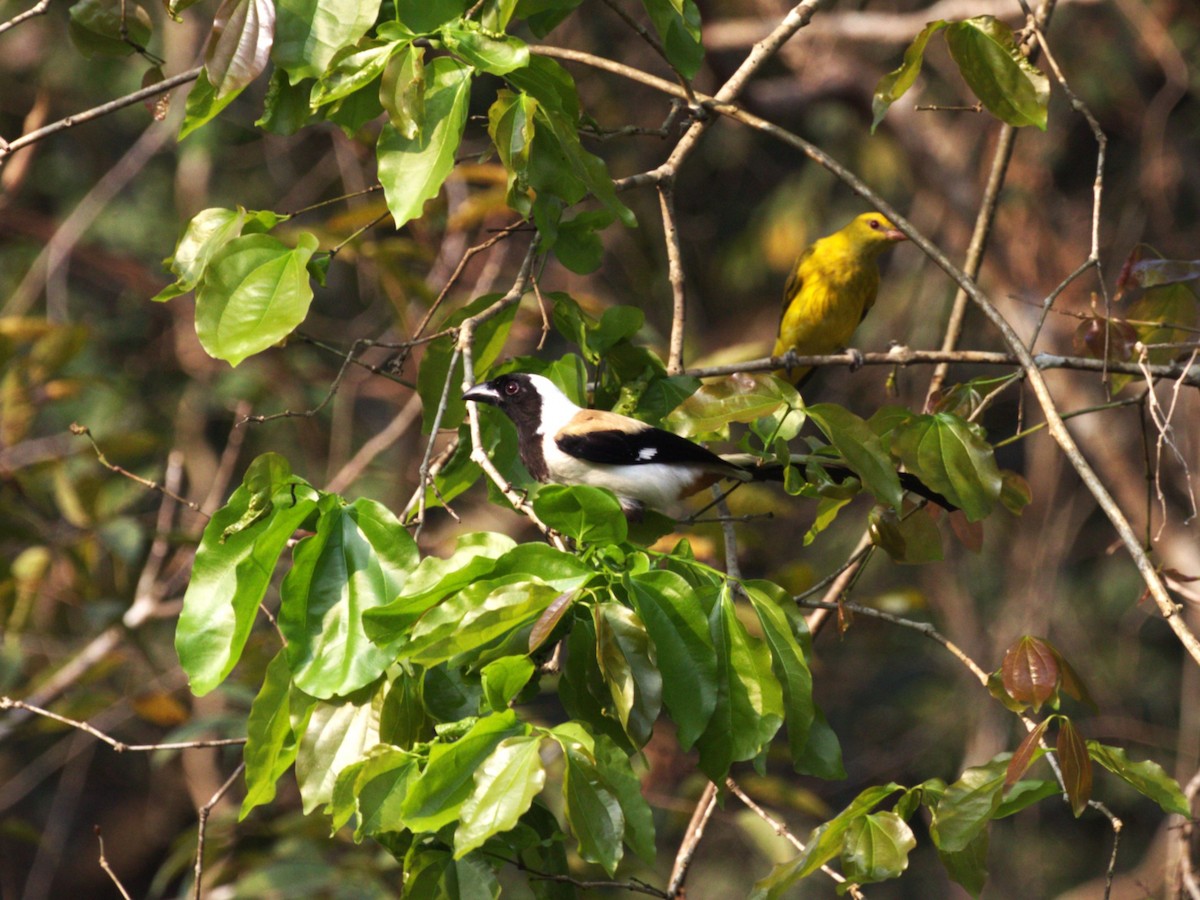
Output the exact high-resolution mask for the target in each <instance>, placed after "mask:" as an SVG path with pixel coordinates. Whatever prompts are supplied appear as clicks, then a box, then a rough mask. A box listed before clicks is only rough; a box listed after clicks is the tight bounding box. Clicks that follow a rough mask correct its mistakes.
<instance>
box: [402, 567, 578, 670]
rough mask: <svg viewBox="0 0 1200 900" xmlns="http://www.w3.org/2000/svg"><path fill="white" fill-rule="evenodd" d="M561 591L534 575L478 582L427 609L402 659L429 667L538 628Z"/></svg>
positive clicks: (406, 646) (406, 644) (403, 649)
mask: <svg viewBox="0 0 1200 900" xmlns="http://www.w3.org/2000/svg"><path fill="white" fill-rule="evenodd" d="M558 594H559V591H558V589H556V588H554V587H552V586H550V585H547V584H543V583H542V582H540V581H534V580H532V579H531V577H530V576H528V575H507V576H504V577H502V578H497V579H495V580H491V581H482V582H476V583H475V584H472V585H471V586H470V587H468V588H466V589H465V590H463V591H461V592H460V593H458V594H456V595H455V596H453V597H451V598H450V599H449V600H446V601H445V602H444V603H442V604H441V605H439V606H437V607H435V608H433V609H431V610H429V611H428V612H427V613H425V615H424V616H422V617H421V619H420V620H419V621H418V622H417V624H416V625H415V626H414V627H413V629H412V632H411V635H410V638H409V640H408V642H407V643H403V644H401V645H400V647H399V649H398V652H399V654H400V658H401V659H407V660H411V661H413V662H416V663H420V664H421V665H427V666H428V665H436V664H437V663H440V662H445V661H446V660H448V659H452V658H453V657H456V656H460V655H462V654H466V653H471V652H472V651H475V650H478V649H479V648H481V647H484V646H486V645H487V644H490V643H492V642H493V641H496V640H499V639H501V638H505V637H508V636H510V635H514V634H516V633H518V632H520V631H521V630H522V629H525V628H530V627H532V625H533V623H534V622H535V621H537V618H538V616H540V615H541V614H542V612H543V611H544V610H545V609H546V607H548V606H549V605H550V604H551V603H552V602H553V601H554V598H555V597H557V596H558ZM526 639H527V637H526Z"/></svg>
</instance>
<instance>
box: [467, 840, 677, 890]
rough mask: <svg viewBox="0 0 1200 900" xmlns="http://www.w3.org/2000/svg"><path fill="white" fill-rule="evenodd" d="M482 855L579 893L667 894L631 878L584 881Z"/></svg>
mask: <svg viewBox="0 0 1200 900" xmlns="http://www.w3.org/2000/svg"><path fill="white" fill-rule="evenodd" d="M483 853H485V854H486V855H487V856H490V857H492V858H493V859H499V860H502V861H504V862H506V863H508V864H509V865H510V866H515V867H516V868H517V869H519V870H520V871H522V872H524V873H525V874H526V875H528V876H529V877H530V879H532V880H534V881H553V882H556V883H558V884H569V885H571V886H572V887H573V888H575V889H576V890H580V891H593V890H618V891H630V892H631V893H634V894H647V895H649V896H651V897H662V898H664V900H666V898H667V893H666V892H665V891H662V890H660V889H659V888H656V887H655V886H654V885H652V884H647V883H646V882H644V881H639V880H638V879H636V878H631V879H629V880H628V881H584V880H582V879H580V878H574V877H572V876H570V875H560V874H558V873H557V872H543V871H541V870H539V869H535V868H533V867H532V866H529V865H526V864H525V863H524V862H523V861H522V860H520V859H509V858H508V857H507V856H502V855H501V854H499V853H493V852H491V851H490V850H486V849H485V850H484V851H483Z"/></svg>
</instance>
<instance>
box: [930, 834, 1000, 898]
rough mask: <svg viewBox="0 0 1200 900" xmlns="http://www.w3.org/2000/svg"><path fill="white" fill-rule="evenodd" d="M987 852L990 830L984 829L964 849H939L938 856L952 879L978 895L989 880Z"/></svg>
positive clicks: (972, 894)
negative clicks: (952, 850) (949, 850)
mask: <svg viewBox="0 0 1200 900" xmlns="http://www.w3.org/2000/svg"><path fill="white" fill-rule="evenodd" d="M987 853H988V832H987V831H986V830H984V831H981V832H979V834H977V835H975V837H974V838H973V839H972V840H971V843H969V844H967V846H966V847H964V848H963V849H962V850H956V851H954V852H952V853H948V852H946V851H944V850H939V851H938V856H939V857H940V858H941V860H942V865H943V866H945V867H946V874H947V875H949V876H950V880H951V881H953V882H954V883H955V884H960V885H962V887H963V889H964V890H966V891H967V893H969V894H970V895H971V896H972V897H978V896H979V895H980V894H981V893H983V886H984V884H985V883H986V882H987Z"/></svg>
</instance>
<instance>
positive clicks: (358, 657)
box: [279, 498, 418, 699]
mask: <svg viewBox="0 0 1200 900" xmlns="http://www.w3.org/2000/svg"><path fill="white" fill-rule="evenodd" d="M335 500H336V498H335ZM293 556H294V562H293V565H292V568H291V571H289V572H288V574H287V577H285V578H284V580H283V586H282V588H281V589H280V597H281V599H282V603H281V606H280V610H279V630H280V631H281V632H283V636H284V637H285V638H286V639H287V655H288V662H289V664H290V665H291V668H292V673H293V677H294V679H295V682H296V686H297V687H299V688H300V689H301V690H303V691H304V692H305V693H308V694H311V695H312V696H314V697H320V698H322V699H328V698H329V697H331V696H333V695H335V694H338V695H344V694H349V693H351V692H352V691H355V690H357V689H358V688H360V687H362V686H364V685H366V684H370V683H371V682H372V681H374V680H375V679H376V678H378V677H379V676H380V675H382V674H383V672H384V670H385V669H386V668H387V667H388V665H389V664H390V663H391V662H392V660H393V659H394V658H395V653H394V652H389V650H388V648H386V647H379V646H376V645H375V644H373V643H371V641H370V639H369V638H368V637H367V634H366V632H365V631H364V630H363V621H362V618H363V613H364V612H366V611H367V610H368V609H373V608H376V607H379V606H382V605H383V604H385V603H387V602H388V601H390V600H391V599H392V598H393V597H395V596H396V594H397V593H398V592H399V591H400V590H401V588H402V587H403V586H404V583H405V581H406V580H407V578H408V573H409V572H411V571H412V570H413V569H414V568H415V567H416V565H417V559H418V552H417V545H416V544H415V543H414V542H413V539H412V538H411V537H409V535H408V531H407V530H406V529H405V528H404V526H403V525H401V524H400V522H399V521H398V520H397V519H396V517H395V516H393V515H392V514H391V512H389V511H388V509H387V508H386V507H384V506H383V505H381V504H379V503H376V502H375V501H373V500H367V499H365V498H360V499H358V500H356V501H355V502H354V503H353V504H351V505H350V506H340V505H338V506H334V508H332V509H326V510H324V511H323V514H322V516H321V519H320V521H319V523H318V525H317V532H316V534H314V535H312V536H311V537H307V538H305V539H304V540H303V541H301V542H300V544H299V545H298V546H297V547H296V549H295V551H294V554H293Z"/></svg>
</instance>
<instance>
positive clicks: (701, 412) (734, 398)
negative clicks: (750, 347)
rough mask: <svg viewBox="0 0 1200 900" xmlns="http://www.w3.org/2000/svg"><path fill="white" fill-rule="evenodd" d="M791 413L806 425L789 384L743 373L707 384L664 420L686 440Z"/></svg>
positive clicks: (801, 408) (773, 378)
mask: <svg viewBox="0 0 1200 900" xmlns="http://www.w3.org/2000/svg"><path fill="white" fill-rule="evenodd" d="M781 410H782V411H792V412H793V416H792V417H791V418H792V419H797V421H796V423H795V424H797V425H799V424H801V423H803V421H804V414H803V412H802V410H803V404H802V403H801V400H800V395H799V394H798V393H796V389H795V388H793V387H792V386H791V385H790V384H788V383H787V382H785V381H783V380H781V379H779V378H775V377H773V376H771V375H767V374H757V373H756V374H749V373H742V374H737V375H729V376H727V377H725V378H721V379H717V380H713V381H709V382H706V383H705V384H703V385H701V387H700V389H699V390H698V391H696V392H695V393H694V394H692V395H691V396H690V397H688V398H687V399H686V400H685V401H683V403H681V404H680V405H679V406H678V407H677V408H676V409H675V410H674V411H673V412H672V413H671V414H670V415H669V416H667V418H666V420H665V424H666V425H667V427H668V428H670V429H671V430H672V431H674V432H675V433H676V434H679V435H682V436H683V437H695V436H696V435H702V434H723V433H724V432H725V430H726V429H727V428H728V426H729V425H730V424H731V423H733V422H753V421H755V420H757V419H761V418H763V417H764V416H770V415H773V414H775V413H777V412H780V411H781Z"/></svg>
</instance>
